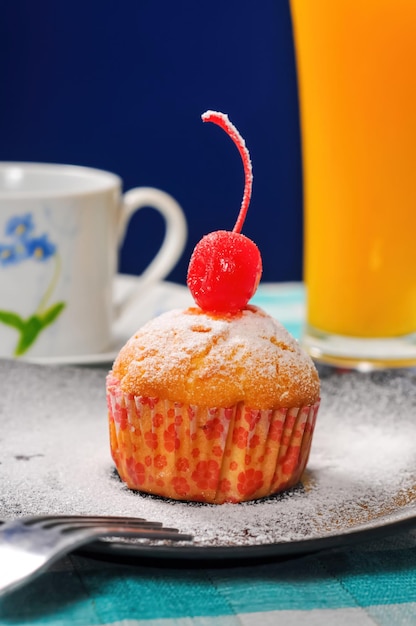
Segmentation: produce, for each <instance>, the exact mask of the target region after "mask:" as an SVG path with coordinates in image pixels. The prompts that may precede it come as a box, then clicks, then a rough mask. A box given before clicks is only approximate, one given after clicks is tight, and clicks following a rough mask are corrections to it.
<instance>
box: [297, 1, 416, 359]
mask: <svg viewBox="0 0 416 626" xmlns="http://www.w3.org/2000/svg"><path fill="white" fill-rule="evenodd" d="M290 3H291V13H292V23H293V32H294V40H295V50H296V62H297V73H298V87H299V101H300V122H301V136H302V159H303V177H304V179H303V183H304V217H305V222H304V226H305V232H304V238H305V239H304V244H305V247H304V252H305V255H304V279H305V284H306V294H307V296H306V297H307V323H306V328H305V335H304V338H303V343H304V345H305V347H306V348H307V350H308V351H309V352H310V354H311V355H312V356H313V357H315V358H316V359H318V360H322V361H326V362H328V363H333V364H336V365H341V366H343V365H344V366H351V367H357V368H359V369H370V368H372V367H384V366H409V365H416V71H415V62H416V2H415V0H290Z"/></svg>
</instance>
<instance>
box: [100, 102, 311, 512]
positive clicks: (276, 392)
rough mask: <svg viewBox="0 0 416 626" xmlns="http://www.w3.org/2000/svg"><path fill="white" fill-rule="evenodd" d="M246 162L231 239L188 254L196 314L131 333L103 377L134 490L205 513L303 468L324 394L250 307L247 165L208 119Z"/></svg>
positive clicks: (254, 252)
mask: <svg viewBox="0 0 416 626" xmlns="http://www.w3.org/2000/svg"><path fill="white" fill-rule="evenodd" d="M203 119H205V121H214V122H215V123H217V124H219V125H220V126H222V127H223V128H224V129H225V130H226V131H227V132H228V133H229V135H230V136H231V137H232V139H233V140H234V142H235V143H236V145H237V147H238V148H239V150H240V154H241V155H242V157H243V164H244V170H245V175H246V188H245V193H244V197H243V204H242V207H241V210H240V214H239V217H238V220H237V223H236V226H235V227H234V230H233V231H217V232H215V233H211V234H209V235H207V236H206V237H204V238H203V239H202V240H201V241H200V242H199V244H198V245H197V246H196V248H195V250H194V252H193V254H192V257H191V260H190V264H189V269H188V280H187V282H188V286H189V288H190V290H191V292H192V295H193V297H194V299H195V302H196V305H197V306H195V307H191V308H188V309H186V310H173V311H169V312H167V313H164V314H162V315H160V316H159V317H157V318H155V319H153V320H151V321H149V322H148V323H147V324H145V325H144V326H143V327H142V328H141V329H139V330H138V331H137V332H136V333H135V334H134V335H133V336H132V337H131V338H130V339H129V340H128V342H127V343H126V345H125V346H124V347H123V348H122V349H121V351H120V353H119V354H118V356H117V358H116V360H115V362H114V364H113V367H112V370H111V372H110V373H109V374H108V376H107V401H108V415H109V425H110V447H111V452H112V456H113V459H114V463H115V465H116V468H117V471H118V473H119V475H120V478H121V479H122V480H123V481H124V482H125V483H126V485H127V486H128V487H129V488H131V489H135V490H139V491H142V492H146V493H151V494H155V495H158V496H164V497H167V498H173V499H176V500H187V501H198V502H206V503H211V504H222V503H224V502H233V503H237V502H242V501H246V500H254V499H258V498H264V497H266V496H270V495H272V494H275V493H278V492H280V491H283V490H285V489H288V488H289V487H292V486H294V485H296V484H297V483H298V482H299V481H300V479H301V476H302V473H303V471H304V469H305V467H306V464H307V461H308V457H309V453H310V448H311V441H312V435H313V431H314V426H315V420H316V415H317V412H318V407H319V394H320V383H319V378H318V374H317V371H316V368H315V366H314V364H313V362H312V360H311V359H310V357H309V356H308V355H307V354H306V353H305V352H303V350H302V349H301V348H300V346H299V345H298V343H297V341H296V340H295V339H294V338H293V337H292V336H291V335H290V334H289V333H288V331H287V330H286V329H285V328H284V327H283V326H282V325H281V324H280V323H279V322H278V321H277V320H275V319H273V318H272V317H270V316H269V315H268V314H267V313H266V312H264V311H263V310H261V309H260V308H258V307H255V306H252V305H250V304H248V302H249V300H250V298H251V297H252V295H253V294H254V292H255V290H256V288H257V285H258V282H259V280H260V276H261V272H262V263H261V256H260V253H259V251H258V248H257V246H256V245H255V244H254V243H253V242H252V241H251V240H250V239H248V238H246V237H244V236H243V235H242V234H241V233H240V230H241V227H242V224H243V222H244V218H245V214H246V211H247V206H248V203H249V200H250V193H251V180H252V176H251V163H250V159H249V156H248V151H247V149H246V148H245V144H244V141H243V140H242V138H241V137H240V135H239V134H238V132H237V131H236V129H235V127H234V126H232V125H231V123H230V122H229V120H228V118H227V116H224V115H223V114H221V113H215V112H211V111H209V112H207V113H206V114H204V116H203Z"/></svg>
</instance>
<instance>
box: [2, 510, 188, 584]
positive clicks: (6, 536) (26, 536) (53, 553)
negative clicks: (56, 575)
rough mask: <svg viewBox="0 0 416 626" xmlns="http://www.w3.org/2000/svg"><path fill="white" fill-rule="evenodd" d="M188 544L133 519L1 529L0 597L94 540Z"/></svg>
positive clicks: (65, 520) (171, 531)
mask: <svg viewBox="0 0 416 626" xmlns="http://www.w3.org/2000/svg"><path fill="white" fill-rule="evenodd" d="M105 537H130V538H131V537H134V538H136V539H154V540H169V541H191V540H192V539H193V537H192V535H188V534H184V533H180V532H179V531H178V530H177V529H176V528H165V527H164V526H163V525H162V524H161V523H159V522H148V521H146V520H144V519H141V518H136V517H111V516H110V517H107V516H105V517H92V516H84V515H69V516H64V515H45V516H34V517H22V518H18V519H15V520H13V521H9V522H5V523H4V524H3V525H2V526H0V596H1V595H3V594H5V593H7V592H9V591H12V590H14V589H17V588H18V587H20V586H21V585H23V584H24V583H25V582H28V581H30V580H32V579H33V578H35V577H36V576H37V575H38V574H39V573H40V572H41V571H42V570H43V569H45V568H46V566H48V565H50V564H51V563H53V562H54V561H56V560H57V559H58V558H59V557H61V556H63V555H64V554H67V553H69V552H72V551H73V550H75V549H77V548H79V547H81V546H83V545H85V544H87V543H89V542H91V541H94V540H96V539H101V538H105Z"/></svg>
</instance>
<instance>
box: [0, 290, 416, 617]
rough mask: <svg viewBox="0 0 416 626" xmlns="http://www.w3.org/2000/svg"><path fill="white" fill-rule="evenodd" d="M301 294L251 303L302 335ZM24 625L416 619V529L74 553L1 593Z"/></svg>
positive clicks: (283, 293) (0, 602)
mask: <svg viewBox="0 0 416 626" xmlns="http://www.w3.org/2000/svg"><path fill="white" fill-rule="evenodd" d="M303 298H304V295H303V287H302V285H299V284H289V285H282V286H279V287H278V288H277V289H276V287H275V286H274V287H272V286H270V287H269V286H267V285H265V286H262V287H261V289H260V290H259V292H258V293H257V294H256V297H255V299H254V302H255V303H256V304H258V305H259V306H262V307H263V308H264V309H266V310H267V311H269V312H270V313H271V314H273V315H276V316H277V317H279V319H280V320H281V321H282V323H283V324H285V326H286V327H287V328H288V329H289V330H290V331H291V332H292V333H293V334H294V335H295V336H296V337H299V335H300V332H301V326H302V320H303ZM415 418H416V415H415ZM0 440H1V433H0ZM0 445H1V442H0ZM415 445H416V442H415ZM34 497H35V496H34ZM0 500H1V491H0ZM0 567H1V563H0ZM22 624H32V625H34V626H36V625H40V624H42V625H48V624H49V625H54V626H66V625H68V626H69V625H71V626H87V625H95V624H97V625H98V624H99V625H110V624H111V625H117V626H272V625H273V626H274V625H279V624H282V625H285V626H298V625H308V626H318V625H319V626H332V625H337V626H374V625H379V626H401V625H403V626H404V625H406V626H410V625H413V624H415V625H416V530H415V531H408V532H406V533H403V532H402V533H397V534H395V535H394V534H393V535H391V536H389V537H387V538H384V539H383V540H378V541H377V542H367V543H361V544H356V545H354V546H351V545H350V546H349V547H348V548H345V549H338V550H332V551H327V552H321V553H317V554H309V555H300V556H297V557H291V558H281V559H275V560H273V561H268V562H267V561H262V562H258V561H250V560H241V561H234V562H230V563H227V562H224V561H211V562H209V563H205V564H198V563H193V562H186V561H182V562H181V561H174V560H171V561H168V562H167V561H158V560H157V559H150V558H149V559H146V560H145V561H142V562H137V563H134V564H132V563H130V564H127V563H120V562H111V561H105V560H98V559H97V560H96V559H93V558H89V557H88V558H87V557H85V556H80V555H70V556H68V557H65V558H63V559H62V560H60V561H59V562H57V563H56V564H55V565H53V566H52V567H51V568H50V569H49V570H47V571H46V572H45V573H43V574H42V575H41V576H40V577H39V578H38V579H37V580H35V581H34V582H33V583H31V584H30V585H27V586H26V587H24V588H22V589H20V590H18V591H15V592H14V593H12V594H10V595H8V596H6V597H4V598H2V599H0V625H1V626H20V625H22Z"/></svg>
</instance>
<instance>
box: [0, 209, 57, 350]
mask: <svg viewBox="0 0 416 626" xmlns="http://www.w3.org/2000/svg"><path fill="white" fill-rule="evenodd" d="M35 230H36V229H35V224H34V221H33V216H32V214H31V213H26V214H25V215H16V216H13V217H11V218H10V219H9V220H8V221H7V223H6V225H5V229H4V234H5V236H6V237H7V239H8V240H7V241H6V242H5V243H3V242H0V271H5V270H7V267H8V266H10V265H15V264H17V263H21V262H24V261H29V260H33V261H34V262H37V263H46V262H48V261H50V262H52V261H54V264H55V267H54V273H53V276H52V279H51V281H50V283H49V285H48V287H47V289H46V291H45V293H44V294H43V295H42V298H41V299H40V302H39V305H38V307H37V309H36V311H35V312H34V313H33V314H32V315H30V316H29V317H27V318H25V319H24V318H22V317H21V316H20V315H19V314H18V313H16V312H14V311H4V310H0V322H1V323H3V324H7V325H8V326H11V327H13V328H15V330H16V331H17V332H18V334H19V338H18V341H17V344H16V348H15V352H14V355H15V356H21V355H23V354H24V353H25V352H26V351H27V350H28V349H29V348H30V347H31V346H32V345H33V343H34V342H35V341H36V339H37V338H38V336H39V334H40V333H41V332H42V331H43V330H44V329H45V328H46V327H47V326H49V325H50V324H52V323H53V322H54V321H55V320H56V319H57V318H58V316H59V315H60V314H61V313H62V311H63V309H64V308H65V302H56V303H55V304H53V305H50V306H49V305H48V302H49V300H50V298H51V297H52V293H53V291H54V289H55V287H56V284H57V281H58V278H59V274H60V269H61V268H60V258H59V255H58V251H57V246H56V245H55V244H54V243H53V242H52V241H50V240H49V236H48V235H47V234H46V233H43V234H42V235H36V234H35Z"/></svg>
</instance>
